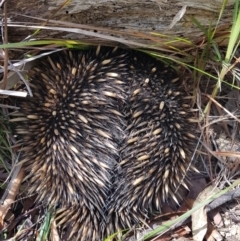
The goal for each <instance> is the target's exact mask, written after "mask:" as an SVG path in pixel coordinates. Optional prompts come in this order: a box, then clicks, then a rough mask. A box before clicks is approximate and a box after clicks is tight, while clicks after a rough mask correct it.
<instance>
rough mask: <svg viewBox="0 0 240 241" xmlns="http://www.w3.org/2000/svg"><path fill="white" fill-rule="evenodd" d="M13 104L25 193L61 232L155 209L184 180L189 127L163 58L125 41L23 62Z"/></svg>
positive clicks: (105, 229) (100, 229)
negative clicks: (21, 88) (24, 71)
mask: <svg viewBox="0 0 240 241" xmlns="http://www.w3.org/2000/svg"><path fill="white" fill-rule="evenodd" d="M29 79H30V81H31V82H30V86H31V88H32V92H33V97H32V98H31V97H28V98H24V99H21V100H20V101H19V103H18V105H19V106H20V112H21V115H23V116H24V118H19V120H21V122H18V126H17V128H16V132H17V133H18V135H19V137H20V138H21V142H22V145H23V148H22V150H21V152H22V153H23V157H22V158H23V160H22V162H23V163H24V168H25V171H26V173H27V178H28V180H29V193H30V194H35V193H36V194H38V201H39V202H40V201H41V202H45V203H47V204H48V205H49V207H55V208H56V209H57V218H56V220H57V222H58V225H59V226H60V227H63V228H64V227H67V226H68V227H69V226H71V234H70V237H69V240H81V241H85V240H86V241H89V240H90V241H91V240H92V241H99V240H101V239H103V238H104V237H106V236H107V235H109V234H111V233H114V232H117V231H118V230H121V229H126V228H131V226H132V225H134V224H138V223H140V222H142V221H143V220H146V219H147V218H149V217H151V215H152V213H153V211H160V210H161V203H162V202H163V201H166V200H167V199H168V198H169V197H171V198H172V199H176V198H175V196H176V195H177V194H176V193H175V191H176V188H177V187H178V186H179V184H180V183H182V184H183V185H184V180H185V176H186V172H187V169H188V167H189V165H190V158H191V155H192V151H193V149H194V140H195V128H196V127H195V126H194V125H193V124H192V123H191V119H192V115H193V114H192V112H191V111H190V107H189V105H188V104H187V102H186V99H185V98H184V97H185V96H186V93H185V92H184V90H183V88H182V87H181V85H180V83H178V82H179V81H178V78H177V74H176V73H175V71H174V70H173V69H171V68H170V67H165V66H164V64H162V63H161V62H159V61H157V60H155V59H154V58H152V57H150V56H147V55H145V54H141V53H138V52H136V51H132V50H124V49H118V48H107V47H98V48H94V49H90V50H64V51H62V52H58V53H55V54H52V55H50V56H48V57H47V58H44V59H42V60H40V61H39V62H38V64H37V65H36V66H35V67H34V68H33V69H32V70H31V71H30V74H29Z"/></svg>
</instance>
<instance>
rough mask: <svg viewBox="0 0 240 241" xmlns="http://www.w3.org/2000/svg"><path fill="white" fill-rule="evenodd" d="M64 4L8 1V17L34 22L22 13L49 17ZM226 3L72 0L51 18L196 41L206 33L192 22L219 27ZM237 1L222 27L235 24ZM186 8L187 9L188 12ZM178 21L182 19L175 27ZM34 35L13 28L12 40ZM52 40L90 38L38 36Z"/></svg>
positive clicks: (209, 0)
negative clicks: (193, 20) (223, 4)
mask: <svg viewBox="0 0 240 241" xmlns="http://www.w3.org/2000/svg"><path fill="white" fill-rule="evenodd" d="M64 1H65V0H28V1H26V0H18V1H16V0H8V15H9V16H8V17H10V18H11V21H12V22H28V23H32V22H34V21H33V20H32V19H30V18H26V17H23V16H21V15H19V14H22V15H28V16H33V17H40V18H49V17H50V16H51V15H52V14H53V13H54V12H55V11H56V10H57V9H58V8H60V6H61V5H62V4H63V3H64ZM222 2H223V1H222V0H155V1H154V0H152V1H150V0H149V1H146V0H71V1H70V2H69V4H67V5H66V6H64V8H62V9H60V10H59V11H57V13H56V14H55V15H54V17H53V18H51V19H55V20H62V21H67V22H71V23H78V24H87V25H90V26H94V27H96V28H97V27H105V28H108V29H111V30H121V31H124V32H133V31H141V32H144V33H148V32H152V31H154V32H159V33H162V34H168V35H172V36H181V37H186V38H188V39H191V40H192V41H195V40H198V38H199V36H200V35H202V34H203V32H202V30H200V29H199V28H198V27H197V26H196V25H195V24H194V23H193V22H192V20H191V18H192V17H194V18H195V19H197V20H198V21H199V22H200V23H201V25H202V26H203V27H205V28H206V29H208V27H209V25H212V26H215V24H216V23H217V20H218V17H219V12H220V9H221V7H222ZM234 2H235V0H229V1H228V4H227V7H226V10H225V11H224V15H223V17H222V18H221V21H220V25H221V26H224V27H225V28H227V26H228V25H229V24H230V23H231V21H232V16H233V7H234ZM184 7H186V11H185V12H184V11H183V10H184ZM181 9H182V14H183V17H182V18H181V19H180V18H177V17H176V15H177V14H178V13H179V11H180V10H181ZM179 14H180V13H179ZM174 18H175V19H177V20H179V19H180V20H179V21H176V23H174V24H172V23H173V19H174ZM171 25H173V26H171ZM92 31H93V30H92ZM33 32H34V30H33V29H24V28H19V27H18V28H16V27H14V28H10V31H9V35H10V36H9V39H10V41H12V42H17V41H21V40H23V39H24V38H25V37H26V36H28V35H29V34H31V33H33ZM95 32H96V31H95ZM49 37H54V38H56V37H57V38H71V39H86V36H84V35H82V34H72V33H67V32H56V31H41V32H40V33H39V34H38V38H49ZM125 39H128V40H136V37H134V36H125ZM138 41H140V42H143V43H146V42H148V40H146V39H141V40H140V39H138Z"/></svg>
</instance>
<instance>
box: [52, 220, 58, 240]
mask: <svg viewBox="0 0 240 241" xmlns="http://www.w3.org/2000/svg"><path fill="white" fill-rule="evenodd" d="M51 240H52V241H60V237H59V234H58V230H57V225H56V222H55V221H53V222H52V224H51Z"/></svg>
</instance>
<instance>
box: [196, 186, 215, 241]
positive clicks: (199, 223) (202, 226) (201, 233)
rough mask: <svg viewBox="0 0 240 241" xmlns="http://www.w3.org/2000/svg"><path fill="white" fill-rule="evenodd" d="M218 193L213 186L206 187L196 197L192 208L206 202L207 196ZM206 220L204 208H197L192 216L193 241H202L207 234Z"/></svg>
mask: <svg viewBox="0 0 240 241" xmlns="http://www.w3.org/2000/svg"><path fill="white" fill-rule="evenodd" d="M217 192H218V189H217V188H216V187H214V186H208V187H207V188H205V189H204V190H203V191H202V192H201V193H200V194H199V195H198V197H197V199H196V201H195V202H194V204H193V208H194V207H196V206H197V205H198V204H199V203H201V202H202V201H204V200H206V199H207V198H208V197H209V196H212V195H214V194H216V193H217ZM207 227H208V219H207V212H206V209H205V207H202V208H199V209H198V210H197V211H196V212H194V213H193V214H192V233H193V240H194V241H202V240H203V239H204V237H205V235H206V233H207V229H208V228H207Z"/></svg>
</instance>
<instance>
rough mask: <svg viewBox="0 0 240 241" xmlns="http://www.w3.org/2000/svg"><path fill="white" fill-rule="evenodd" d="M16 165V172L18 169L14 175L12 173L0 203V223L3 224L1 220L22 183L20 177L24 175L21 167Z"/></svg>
mask: <svg viewBox="0 0 240 241" xmlns="http://www.w3.org/2000/svg"><path fill="white" fill-rule="evenodd" d="M19 169H20V168H19V167H17V168H16V172H17V171H19V172H18V173H17V174H16V175H13V177H12V179H11V181H10V183H9V184H8V187H7V190H6V191H7V192H8V194H7V196H6V198H5V199H4V200H3V201H2V205H1V206H0V224H1V225H3V220H4V217H5V216H6V214H7V212H8V210H9V209H10V207H11V205H12V203H13V202H14V200H15V197H16V195H17V194H18V191H19V187H20V185H21V183H22V179H23V177H24V171H23V169H22V168H21V169H20V170H19Z"/></svg>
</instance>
